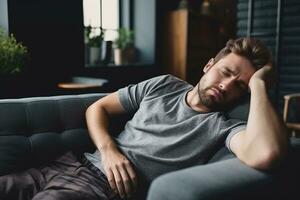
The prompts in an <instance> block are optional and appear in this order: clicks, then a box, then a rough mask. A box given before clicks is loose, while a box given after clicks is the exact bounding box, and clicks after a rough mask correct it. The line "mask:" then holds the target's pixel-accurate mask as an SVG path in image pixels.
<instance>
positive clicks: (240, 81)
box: [224, 66, 248, 89]
mask: <svg viewBox="0 0 300 200" xmlns="http://www.w3.org/2000/svg"><path fill="white" fill-rule="evenodd" d="M224 68H225V70H226V71H228V72H230V73H231V74H233V75H234V76H235V75H236V74H237V73H238V72H236V71H233V70H231V69H230V67H229V66H225V67H224ZM238 83H239V84H240V85H242V87H244V88H245V89H247V88H248V84H247V83H245V82H244V81H242V80H238Z"/></svg>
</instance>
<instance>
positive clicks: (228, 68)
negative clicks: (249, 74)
mask: <svg viewBox="0 0 300 200" xmlns="http://www.w3.org/2000/svg"><path fill="white" fill-rule="evenodd" d="M225 69H226V70H227V71H229V72H230V73H232V74H233V75H234V76H236V74H237V73H238V72H236V71H233V70H231V69H230V67H229V66H225Z"/></svg>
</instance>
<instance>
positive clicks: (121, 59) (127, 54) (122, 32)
mask: <svg viewBox="0 0 300 200" xmlns="http://www.w3.org/2000/svg"><path fill="white" fill-rule="evenodd" d="M117 32H118V36H117V38H116V39H115V40H114V43H113V46H114V61H115V64H116V65H121V64H128V63H131V62H133V60H134V57H135V48H134V32H133V30H130V29H126V28H119V29H118V30H117Z"/></svg>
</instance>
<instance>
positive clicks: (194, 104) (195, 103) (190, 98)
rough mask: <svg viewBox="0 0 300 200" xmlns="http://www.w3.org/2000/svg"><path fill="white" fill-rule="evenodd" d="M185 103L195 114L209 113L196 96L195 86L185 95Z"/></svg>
mask: <svg viewBox="0 0 300 200" xmlns="http://www.w3.org/2000/svg"><path fill="white" fill-rule="evenodd" d="M186 103H187V105H188V106H189V107H191V108H192V109H193V110H195V111H197V112H210V109H209V108H207V107H206V106H204V105H203V104H202V103H201V100H200V98H199V95H198V91H197V86H196V87H194V88H193V89H192V90H191V91H189V92H188V93H187V96H186Z"/></svg>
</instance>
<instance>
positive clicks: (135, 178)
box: [126, 163, 138, 192]
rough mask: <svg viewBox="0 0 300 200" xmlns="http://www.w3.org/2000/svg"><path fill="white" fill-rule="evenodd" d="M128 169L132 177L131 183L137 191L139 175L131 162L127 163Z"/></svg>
mask: <svg viewBox="0 0 300 200" xmlns="http://www.w3.org/2000/svg"><path fill="white" fill-rule="evenodd" d="M126 170H127V173H128V175H129V177H130V180H131V184H132V186H133V192H135V191H136V189H137V184H138V183H137V176H136V174H135V172H134V170H133V168H132V167H131V165H130V163H129V164H128V165H126Z"/></svg>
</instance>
